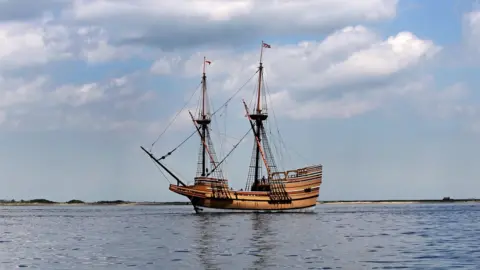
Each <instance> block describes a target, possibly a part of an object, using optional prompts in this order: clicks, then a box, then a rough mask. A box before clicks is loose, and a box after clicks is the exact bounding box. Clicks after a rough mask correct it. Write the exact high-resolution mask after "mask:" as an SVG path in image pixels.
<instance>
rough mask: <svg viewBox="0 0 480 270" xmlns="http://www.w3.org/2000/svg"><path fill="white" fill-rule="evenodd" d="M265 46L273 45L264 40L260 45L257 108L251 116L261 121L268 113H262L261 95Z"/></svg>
mask: <svg viewBox="0 0 480 270" xmlns="http://www.w3.org/2000/svg"><path fill="white" fill-rule="evenodd" d="M264 48H271V46H270V45H269V44H267V43H265V42H263V40H262V46H261V47H260V65H259V67H258V70H259V72H258V89H257V109H256V113H255V114H251V115H250V116H251V117H252V119H254V120H256V119H260V120H261V121H263V120H265V119H267V115H266V113H262V104H261V97H262V80H263V63H262V58H263V49H264Z"/></svg>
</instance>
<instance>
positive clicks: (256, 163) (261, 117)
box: [246, 41, 275, 191]
mask: <svg viewBox="0 0 480 270" xmlns="http://www.w3.org/2000/svg"><path fill="white" fill-rule="evenodd" d="M264 48H270V45H268V44H266V43H264V42H263V41H262V46H261V49H260V64H259V67H258V83H257V84H258V87H257V97H256V100H257V102H256V103H257V104H256V107H255V108H254V110H253V112H252V113H250V114H249V118H250V119H251V120H252V121H253V122H254V126H255V130H254V134H255V142H254V150H253V153H252V162H251V164H250V172H249V179H248V181H247V186H246V189H247V190H248V189H250V190H252V191H254V190H255V188H256V186H257V185H258V184H259V180H260V179H261V178H263V177H264V176H265V175H264V176H260V173H261V167H260V162H261V159H264V163H265V166H266V169H267V173H268V172H269V170H270V169H271V168H272V167H275V163H274V161H273V156H272V155H271V151H270V148H269V147H268V142H267V141H266V140H267V138H266V133H265V130H264V125H263V122H264V121H265V120H267V118H268V114H267V111H266V106H262V105H263V104H262V97H263V93H262V89H263V85H262V81H263V63H262V57H263V49H264ZM264 107H265V108H264ZM262 146H263V147H262ZM261 148H263V151H262V149H261ZM260 154H262V155H260ZM265 159H266V160H265ZM252 169H253V171H252ZM268 177H269V176H268V175H267V176H266V180H268ZM252 182H253V183H252ZM252 184H253V185H252Z"/></svg>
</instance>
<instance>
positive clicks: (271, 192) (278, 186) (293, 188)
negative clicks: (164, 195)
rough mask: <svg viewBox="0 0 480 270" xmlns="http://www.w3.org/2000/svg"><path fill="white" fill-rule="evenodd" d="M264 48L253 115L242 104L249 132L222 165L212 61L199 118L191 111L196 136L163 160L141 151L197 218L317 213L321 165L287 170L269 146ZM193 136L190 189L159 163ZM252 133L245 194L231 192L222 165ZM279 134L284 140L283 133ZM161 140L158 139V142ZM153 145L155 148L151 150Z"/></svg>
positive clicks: (204, 65) (203, 84) (270, 136)
mask: <svg viewBox="0 0 480 270" xmlns="http://www.w3.org/2000/svg"><path fill="white" fill-rule="evenodd" d="M264 48H270V45H268V44H266V43H264V42H263V41H262V46H261V52H260V65H259V67H258V71H257V73H258V85H257V93H256V97H255V99H256V104H255V108H254V109H253V110H249V108H248V106H247V104H246V103H245V101H243V105H244V107H245V112H246V115H245V116H246V117H247V119H248V123H249V125H248V126H249V129H248V130H247V133H246V134H245V135H244V136H243V137H242V138H241V139H240V140H239V142H238V143H237V144H235V145H234V146H233V148H232V149H231V151H230V152H228V153H227V154H226V155H225V156H224V157H223V158H222V159H221V160H219V159H218V158H217V155H216V153H215V147H214V142H213V141H212V138H211V136H210V130H211V127H210V126H211V125H210V124H211V121H212V117H213V116H214V115H215V114H216V113H217V112H218V111H219V109H217V110H215V112H213V113H211V112H210V108H209V104H208V98H207V86H206V75H205V74H206V73H205V68H206V64H210V63H211V62H210V61H207V60H206V58H204V62H203V76H202V84H201V85H202V95H201V98H200V99H199V106H197V108H199V110H198V113H197V116H196V117H195V116H194V115H193V114H192V113H191V112H190V117H191V118H192V122H193V126H194V128H195V131H194V132H193V133H192V134H191V135H190V136H188V137H187V139H185V140H184V141H183V142H182V143H180V145H178V146H177V147H175V148H174V149H173V150H171V151H170V152H168V153H167V154H166V155H164V156H162V157H160V158H157V157H155V156H154V155H153V154H152V153H151V152H150V151H148V150H146V149H145V148H143V147H141V148H142V150H143V151H145V152H146V153H147V154H148V155H149V156H150V158H151V159H152V160H153V161H154V162H155V163H156V164H157V165H158V166H160V167H161V168H162V169H163V170H164V171H165V172H167V173H168V174H169V175H170V176H171V177H172V178H174V179H175V180H176V181H177V183H176V184H170V186H169V189H170V190H171V191H173V192H175V193H177V194H179V195H182V196H185V197H187V198H188V199H190V201H191V202H192V205H193V208H194V210H195V212H196V213H207V212H311V211H314V209H315V206H316V204H317V199H318V197H319V194H320V185H321V183H322V169H323V167H322V165H320V164H318V165H314V166H308V167H304V168H300V169H295V170H289V171H283V170H284V169H282V168H279V167H278V166H277V162H276V157H274V155H273V153H274V151H272V149H271V147H270V144H271V139H272V138H273V134H272V133H271V132H267V126H266V125H265V124H264V122H266V120H267V118H268V114H267V111H268V109H267V105H266V97H265V94H266V90H265V89H264V88H265V86H264V84H263V83H262V82H263V80H264V78H263V65H262V55H263V49H264ZM242 87H243V86H242ZM239 90H241V88H240V89H239ZM236 93H238V91H237V92H236ZM234 95H235V94H234ZM232 98H233V96H232V97H230V98H229V99H228V100H227V102H225V103H224V105H222V106H221V107H224V108H226V107H227V106H226V105H227V104H228V102H229V101H230V100H231V99H232ZM262 100H263V101H262ZM182 110H183V109H182ZM177 116H178V114H177ZM174 119H175V118H174ZM168 126H169V125H168ZM168 126H167V128H168ZM165 131H166V129H165V130H164V132H165ZM277 131H278V127H277ZM164 132H163V133H164ZM163 133H162V134H163ZM195 133H197V134H198V135H199V138H200V151H199V156H198V163H197V173H196V177H195V178H194V180H195V182H194V184H193V185H187V184H185V183H184V182H183V181H182V180H181V179H180V178H179V177H178V176H177V175H175V174H174V173H173V172H172V171H171V170H169V169H168V168H167V167H166V166H165V165H164V164H163V163H162V162H161V161H162V160H164V159H165V158H166V157H168V156H170V155H171V154H172V153H173V152H175V150H177V149H178V148H179V147H180V146H182V145H183V144H184V143H185V142H186V141H187V140H188V139H189V138H191V137H192V136H193V135H195ZM248 134H252V135H253V137H254V143H253V152H252V157H251V162H250V166H249V171H248V177H247V182H246V185H245V190H243V189H241V190H233V189H232V188H230V186H229V183H228V180H227V179H225V177H224V176H223V172H222V164H223V162H224V161H225V160H226V158H228V156H229V155H230V154H231V153H232V152H233V151H234V150H235V148H236V147H237V146H238V145H239V144H240V142H241V141H242V140H243V139H244V138H245V137H246V136H247V135H248ZM278 134H279V135H280V132H279V131H278ZM160 136H161V135H160ZM160 136H159V138H160ZM159 138H157V141H158V139H159ZM155 142H156V141H155ZM155 142H154V143H153V144H152V147H153V145H154V144H155ZM275 150H278V148H277V147H275ZM262 175H263V176H262Z"/></svg>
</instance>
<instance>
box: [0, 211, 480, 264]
mask: <svg viewBox="0 0 480 270" xmlns="http://www.w3.org/2000/svg"><path fill="white" fill-rule="evenodd" d="M0 217H1V219H0V224H1V226H0V228H1V230H0V269H15V268H34V269H262V270H263V269H288V268H295V269H479V265H480V256H479V255H480V241H479V240H480V239H479V236H478V235H479V232H480V207H479V204H471V205H470V204H448V205H445V204H440V205H435V204H428V205H421V204H416V205H321V206H319V207H318V209H317V212H316V213H315V214H313V215H302V214H300V215H293V214H292V215H288V214H285V215H275V214H236V215H210V216H208V215H204V216H199V215H195V214H192V209H191V208H190V207H186V206H175V207H162V206H158V207H157V206H146V207H141V206H134V207H123V206H105V207H98V206H96V207H68V206H67V207H51V206H50V207H0Z"/></svg>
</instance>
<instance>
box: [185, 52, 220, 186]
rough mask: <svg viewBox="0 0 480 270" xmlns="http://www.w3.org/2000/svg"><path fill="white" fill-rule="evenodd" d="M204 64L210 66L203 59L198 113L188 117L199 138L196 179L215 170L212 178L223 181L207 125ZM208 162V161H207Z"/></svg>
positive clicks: (208, 115)
mask: <svg viewBox="0 0 480 270" xmlns="http://www.w3.org/2000/svg"><path fill="white" fill-rule="evenodd" d="M206 64H209V65H210V64H211V61H209V60H206V58H205V57H204V58H203V75H202V94H201V98H200V99H201V100H200V103H201V104H200V110H199V111H198V115H197V118H195V117H194V116H193V115H192V114H191V113H190V116H191V118H192V120H193V123H194V124H195V128H196V129H197V132H198V134H199V136H200V152H199V157H198V167H197V177H199V176H201V177H206V176H209V175H210V174H211V173H212V172H210V173H209V165H210V170H212V169H213V168H215V170H214V172H213V177H215V178H217V179H223V173H222V170H221V168H219V167H218V166H217V164H218V162H217V157H216V154H215V149H214V146H213V142H212V139H211V136H210V129H209V125H210V123H211V121H212V120H211V119H212V118H211V113H210V106H209V104H208V96H207V75H206V72H205V69H206ZM207 160H208V161H207Z"/></svg>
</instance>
